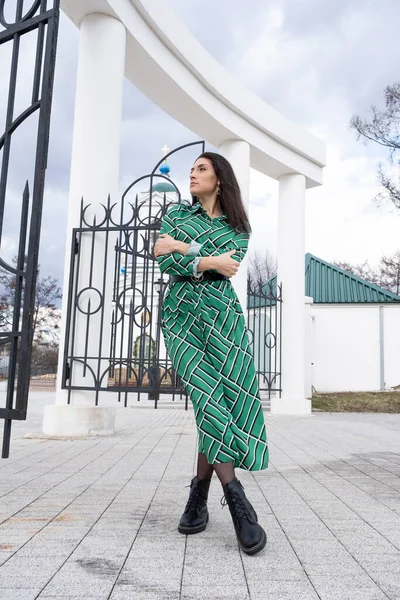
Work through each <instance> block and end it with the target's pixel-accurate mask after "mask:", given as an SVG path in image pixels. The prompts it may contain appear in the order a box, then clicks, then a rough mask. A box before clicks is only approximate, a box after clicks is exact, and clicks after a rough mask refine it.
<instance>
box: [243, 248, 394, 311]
mask: <svg viewBox="0 0 400 600" xmlns="http://www.w3.org/2000/svg"><path fill="white" fill-rule="evenodd" d="M305 277H306V282H305V283H306V296H310V297H311V298H312V299H313V301H314V303H315V304H319V303H324V304H333V303H335V304H336V303H340V304H355V303H360V302H365V303H367V302H368V303H372V302H379V303H382V302H400V296H397V295H396V294H392V293H391V292H388V291H387V290H385V289H383V288H381V287H379V286H377V285H374V284H373V283H369V281H365V280H364V279H361V278H360V277H357V276H356V275H352V274H351V273H348V272H347V271H344V270H343V269H340V268H339V267H335V266H334V265H331V264H330V263H328V262H326V261H324V260H322V259H320V258H317V257H316V256H313V255H312V254H310V253H309V252H308V253H307V254H306V271H305ZM271 288H272V292H273V294H274V295H276V275H275V277H272V278H271V279H270V280H269V281H267V282H266V283H265V284H264V285H263V288H262V292H263V294H261V295H260V297H258V298H253V297H251V298H250V308H257V307H260V306H269V305H270V304H275V301H274V300H269V299H268V298H263V297H262V296H263V295H264V294H265V295H269V293H270V292H269V290H270V289H271ZM282 296H283V299H284V290H283V294H282Z"/></svg>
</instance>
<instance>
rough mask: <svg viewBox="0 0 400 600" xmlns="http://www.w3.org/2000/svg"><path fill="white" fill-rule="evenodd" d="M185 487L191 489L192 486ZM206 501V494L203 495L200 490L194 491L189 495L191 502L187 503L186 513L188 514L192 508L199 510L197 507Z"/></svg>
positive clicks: (195, 489)
mask: <svg viewBox="0 0 400 600" xmlns="http://www.w3.org/2000/svg"><path fill="white" fill-rule="evenodd" d="M185 487H191V486H190V484H189V485H185ZM204 500H205V496H204V494H202V493H201V491H200V490H199V489H198V488H194V489H192V490H191V492H190V494H189V500H188V501H187V503H186V507H185V513H186V512H188V511H189V510H190V509H191V508H197V506H198V505H199V504H201V503H202V502H204Z"/></svg>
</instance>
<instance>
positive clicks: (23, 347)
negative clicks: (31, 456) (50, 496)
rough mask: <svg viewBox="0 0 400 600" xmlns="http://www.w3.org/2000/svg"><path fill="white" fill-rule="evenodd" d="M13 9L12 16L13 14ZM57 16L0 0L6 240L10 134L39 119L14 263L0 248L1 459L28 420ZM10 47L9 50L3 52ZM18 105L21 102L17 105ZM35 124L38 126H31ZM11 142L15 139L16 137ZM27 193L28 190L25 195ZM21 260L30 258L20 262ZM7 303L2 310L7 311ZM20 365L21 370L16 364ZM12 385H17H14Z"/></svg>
mask: <svg viewBox="0 0 400 600" xmlns="http://www.w3.org/2000/svg"><path fill="white" fill-rule="evenodd" d="M12 8H14V11H12V10H11V9H12ZM58 19H59V0H54V1H53V2H49V1H48V0H35V1H32V0H31V1H30V2H24V0H14V1H13V2H12V1H11V2H7V0H0V60H1V61H2V66H3V65H6V63H7V58H6V57H7V56H8V57H9V88H8V97H7V99H6V106H5V126H4V133H3V134H2V135H1V137H0V151H2V156H1V173H0V239H1V241H3V239H4V215H5V209H6V205H7V201H8V195H7V191H8V183H9V166H10V157H11V154H12V148H13V135H14V134H15V132H16V131H17V130H19V128H20V127H21V126H22V125H23V124H24V123H25V122H30V121H29V119H30V118H31V117H32V116H33V115H36V118H37V129H36V145H35V149H34V155H33V157H34V174H33V182H32V183H31V185H30V186H29V185H28V181H27V182H26V185H25V187H24V189H23V190H22V189H21V190H20V196H22V201H21V202H20V204H19V214H17V211H16V210H15V208H14V209H13V211H12V213H13V219H12V220H13V224H15V221H19V226H18V230H17V232H16V233H15V235H14V240H13V241H15V245H16V247H17V248H18V251H17V259H16V262H15V264H13V263H12V262H11V260H10V258H9V257H5V256H4V252H3V250H4V249H3V245H1V246H0V252H1V255H0V272H1V273H2V274H5V275H6V276H8V277H11V278H12V279H13V286H12V289H13V294H12V298H8V299H7V300H4V302H2V306H1V311H2V317H3V316H4V315H5V314H6V316H5V317H4V318H1V320H0V346H1V353H2V355H3V356H4V355H7V356H9V366H8V374H7V390H6V393H5V406H4V407H0V418H2V419H4V437H3V448H2V457H3V458H7V457H8V456H9V445H10V435H11V423H12V420H13V419H19V420H23V419H25V418H26V411H27V401H28V389H29V381H30V363H31V349H32V337H33V312H34V311H33V306H34V300H35V290H36V277H37V266H38V253H39V240H40V229H41V219H42V204H43V190H44V181H45V171H46V164H47V152H48V138H49V127H50V110H51V100H52V89H53V80H54V68H55V57H56V46H57V33H58ZM24 36H26V37H28V36H29V39H30V40H32V39H34V40H35V47H34V56H35V60H34V64H33V67H32V72H31V74H30V75H31V78H30V79H29V74H28V73H27V72H26V71H25V69H23V68H22V67H21V43H22V40H23V39H25V38H24ZM7 49H8V50H10V52H9V53H8V55H7ZM22 77H24V80H25V81H31V82H32V86H31V94H30V97H29V98H25V99H24V106H23V108H22V109H20V110H19V111H18V110H17V105H16V99H17V98H18V99H19V96H18V81H19V79H21V78H22ZM19 105H21V102H20V103H19ZM33 122H35V121H33ZM14 139H15V138H14ZM29 187H30V188H31V190H32V192H30V189H29ZM25 256H27V261H26V264H25ZM5 304H6V306H5ZM19 365H21V368H18V366H19ZM15 382H16V386H15Z"/></svg>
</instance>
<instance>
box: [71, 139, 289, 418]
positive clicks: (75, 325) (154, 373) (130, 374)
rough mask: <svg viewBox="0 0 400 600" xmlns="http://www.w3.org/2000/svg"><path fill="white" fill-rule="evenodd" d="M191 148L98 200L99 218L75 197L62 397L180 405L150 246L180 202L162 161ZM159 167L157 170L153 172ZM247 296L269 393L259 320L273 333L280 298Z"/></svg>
mask: <svg viewBox="0 0 400 600" xmlns="http://www.w3.org/2000/svg"><path fill="white" fill-rule="evenodd" d="M193 147H195V149H196V151H197V152H196V155H198V154H199V153H200V152H199V151H198V150H200V151H204V142H194V143H192V144H186V145H184V146H180V147H179V148H176V149H175V150H173V151H172V152H169V154H167V155H166V156H165V157H164V158H163V159H161V160H160V161H159V162H158V163H157V164H156V166H155V167H154V169H153V170H152V171H151V173H150V174H148V175H144V176H142V177H140V178H138V179H136V180H135V181H134V182H133V183H132V184H131V185H130V186H129V187H128V188H127V189H126V191H125V192H124V194H123V195H122V199H121V202H120V204H119V205H118V204H117V203H115V204H112V203H111V200H110V198H109V199H108V202H107V204H104V205H101V206H102V212H101V215H99V214H98V210H97V211H96V210H95V209H92V207H91V206H90V205H87V206H86V205H84V203H83V201H82V204H81V213H80V223H79V227H76V228H75V229H74V230H73V234H72V236H73V237H72V244H71V248H72V253H71V262H70V280H69V290H68V309H67V323H66V338H65V346H64V368H63V376H62V387H63V388H64V389H67V390H68V392H69V393H68V402H69V401H70V397H71V392H72V390H82V391H85V390H86V391H91V392H95V393H94V404H95V405H98V404H99V399H100V393H101V392H114V393H117V395H118V401H119V402H121V401H122V402H123V404H124V406H127V405H128V399H129V394H130V393H132V392H134V393H135V394H136V396H135V398H137V400H138V401H139V400H140V398H141V395H146V396H148V399H150V400H152V401H154V406H155V408H157V403H158V401H159V399H160V394H168V395H169V396H172V400H175V396H176V395H178V396H179V397H181V398H182V396H183V397H184V398H185V407H186V409H187V407H188V397H187V394H186V392H185V389H184V387H183V385H182V383H181V381H180V379H179V377H178V375H177V373H176V372H175V371H174V369H173V367H172V363H171V360H170V358H169V356H168V355H167V352H166V349H165V346H164V340H163V336H162V332H161V326H160V316H161V311H160V307H161V305H162V302H163V297H164V292H165V290H166V287H167V285H168V280H169V277H168V275H165V274H163V273H161V271H160V270H159V267H158V263H157V261H156V259H155V258H154V256H153V254H152V250H153V246H154V243H155V241H156V239H157V234H158V232H159V229H160V226H161V220H162V217H163V215H164V213H165V212H166V210H167V208H168V206H169V205H170V204H172V203H176V202H180V201H181V193H180V191H179V189H178V187H177V185H176V184H175V183H174V182H173V181H172V179H171V178H170V177H169V175H168V173H169V167H168V166H167V165H166V159H167V158H168V157H170V156H171V155H173V154H176V153H178V152H180V151H182V150H184V149H185V150H186V149H189V148H193ZM197 147H199V148H197ZM162 163H164V164H162ZM160 165H161V167H160ZM159 167H160V171H161V172H160V173H157V169H158V168H159ZM91 210H92V212H91ZM249 298H254V302H253V306H251V303H249V307H248V309H249V313H248V315H249V319H250V321H251V322H253V323H256V322H257V327H258V329H257V331H254V332H253V338H252V339H253V340H255V341H254V342H253V345H254V346H255V347H256V348H257V352H258V354H259V360H258V363H257V364H256V369H257V371H258V375H259V383H260V387H261V389H263V390H265V389H266V390H267V391H268V394H270V393H271V391H273V390H277V389H279V388H277V387H276V385H277V380H278V378H279V375H280V373H279V372H277V364H278V363H279V364H280V354H279V344H278V342H277V337H278V336H277V335H275V333H274V334H272V335H273V337H271V329H270V326H269V325H268V326H267V320H268V324H269V323H272V324H273V326H274V327H275V331H276V327H279V324H280V310H279V308H280V295H279V294H275V295H274V294H272V295H271V293H270V292H269V291H266V290H265V288H262V287H259V288H258V287H257V288H256V289H253V287H252V286H250V287H249ZM268 303H269V305H268ZM273 303H275V304H276V307H275V308H276V310H275V316H276V320H275V321H273V320H271V319H267V317H266V316H265V318H264V320H263V317H261V316H260V315H261V314H262V315H267V313H268V312H269V313H270V314H271V310H273V307H272V304H273ZM257 319H258V320H257ZM250 321H249V322H250ZM260 323H263V324H262V325H260ZM267 327H268V330H267ZM261 330H262V332H263V333H262V336H261V337H260V336H259V335H258V331H259V332H261ZM267 334H268V335H267ZM264 350H265V351H266V352H267V353H268V354H269V356H270V357H271V356H272V354H273V353H274V356H275V358H274V359H271V358H270V359H269V360H268V368H267V369H266V364H267V363H266V362H265V356H264ZM278 371H279V367H278Z"/></svg>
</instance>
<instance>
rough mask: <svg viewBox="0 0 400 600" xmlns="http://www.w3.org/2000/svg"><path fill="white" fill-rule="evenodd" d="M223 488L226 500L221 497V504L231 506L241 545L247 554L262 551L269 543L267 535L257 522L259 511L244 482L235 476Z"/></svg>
mask: <svg viewBox="0 0 400 600" xmlns="http://www.w3.org/2000/svg"><path fill="white" fill-rule="evenodd" d="M222 488H223V490H224V498H225V500H226V502H225V503H224V502H223V498H221V504H222V507H224V506H226V505H227V504H228V506H229V510H230V513H231V515H232V521H233V524H234V526H235V531H236V537H237V539H238V542H239V546H240V547H241V549H242V550H243V552H246V554H256V552H260V550H262V549H263V548H264V546H265V544H266V543H267V535H266V533H265V531H264V529H263V528H262V527H261V525H259V524H258V523H257V513H256V511H255V510H254V508H253V507H252V505H251V504H250V502H249V501H248V500H247V498H246V495H245V493H244V488H243V486H242V484H241V483H240V481H239V480H238V479H236V477H235V479H233V480H232V481H230V482H229V483H227V484H225V485H223V486H222Z"/></svg>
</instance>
